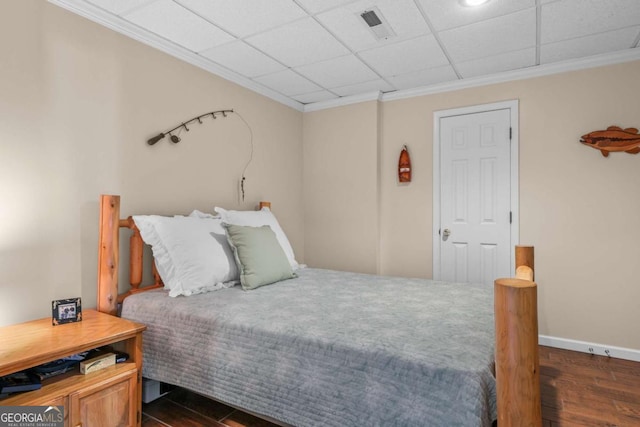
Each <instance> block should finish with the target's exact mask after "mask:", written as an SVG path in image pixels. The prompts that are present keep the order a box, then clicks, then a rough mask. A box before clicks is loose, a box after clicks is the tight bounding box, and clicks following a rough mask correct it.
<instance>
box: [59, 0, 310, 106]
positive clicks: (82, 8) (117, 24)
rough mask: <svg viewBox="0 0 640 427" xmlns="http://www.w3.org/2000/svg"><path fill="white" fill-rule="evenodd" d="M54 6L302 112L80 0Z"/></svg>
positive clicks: (274, 94) (286, 100)
mask: <svg viewBox="0 0 640 427" xmlns="http://www.w3.org/2000/svg"><path fill="white" fill-rule="evenodd" d="M48 2H49V3H52V4H54V5H56V6H59V7H61V8H63V9H66V10H68V11H70V12H72V13H74V14H76V15H80V16H82V17H84V18H87V19H89V20H91V21H93V22H96V23H98V24H100V25H102V26H105V27H107V28H109V29H111V30H113V31H115V32H117V33H120V34H123V35H125V36H127V37H130V38H132V39H134V40H137V41H139V42H141V43H144V44H146V45H148V46H151V47H153V48H155V49H158V50H160V51H162V52H164V53H166V54H169V55H171V56H173V57H175V58H178V59H180V60H182V61H185V62H187V63H189V64H191V65H194V66H196V67H198V68H202V69H203V70H206V71H209V72H210V73H212V74H215V75H217V76H219V77H222V78H224V79H226V80H229V81H231V82H233V83H235V84H237V85H239V86H242V87H244V88H247V89H249V90H251V91H253V92H256V93H258V94H260V95H263V96H266V97H267V98H270V99H272V100H274V101H277V102H279V103H281V104H284V105H286V106H288V107H291V108H293V109H295V110H298V111H303V110H304V104H302V103H300V102H298V101H296V100H294V99H291V98H289V97H288V96H285V95H282V94H281V93H278V92H276V91H273V90H271V89H269V88H266V87H264V86H262V85H260V84H258V83H256V82H254V81H253V80H250V79H248V78H246V77H243V76H240V75H239V74H237V73H235V72H233V71H231V70H228V69H226V68H223V67H221V66H219V65H216V64H214V63H213V62H211V61H209V60H208V59H206V58H204V57H203V56H201V55H198V54H197V53H194V52H191V51H189V50H187V49H185V48H184V47H182V46H179V45H177V44H175V43H172V42H170V41H168V40H167V39H164V38H162V37H160V36H157V35H155V34H153V33H152V32H150V31H147V30H145V29H143V28H140V27H138V26H136V25H133V24H131V23H129V22H127V21H126V20H124V19H122V18H120V17H118V16H115V15H112V14H110V13H108V12H106V11H104V10H102V9H100V8H99V7H97V6H94V5H92V4H89V3H87V2H84V1H79V0H48Z"/></svg>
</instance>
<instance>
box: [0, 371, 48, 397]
mask: <svg viewBox="0 0 640 427" xmlns="http://www.w3.org/2000/svg"><path fill="white" fill-rule="evenodd" d="M41 387H42V383H41V382H40V378H39V377H38V376H37V375H35V374H34V373H33V372H29V371H21V372H15V373H13V374H9V375H5V376H4V377H0V394H8V393H18V392H20V391H31V390H38V389H39V388H41Z"/></svg>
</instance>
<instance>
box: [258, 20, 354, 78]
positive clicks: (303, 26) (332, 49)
mask: <svg viewBox="0 0 640 427" xmlns="http://www.w3.org/2000/svg"><path fill="white" fill-rule="evenodd" d="M246 41H247V42H248V43H249V44H251V45H253V46H255V47H257V48H258V49H260V50H262V51H263V52H265V53H267V54H268V55H270V56H272V57H273V58H276V59H277V60H279V61H280V62H282V63H284V64H285V65H287V66H289V67H297V66H300V65H306V64H311V63H313V62H318V61H322V60H325V59H329V58H334V57H336V56H342V55H346V54H347V53H349V51H348V50H347V48H345V47H344V46H343V45H342V44H340V43H339V42H338V41H337V40H336V39H335V38H334V37H333V36H332V35H331V34H329V32H328V31H327V30H325V29H324V28H322V26H321V25H320V24H318V23H317V22H316V21H315V20H314V19H313V18H305V19H301V20H298V21H296V22H292V23H290V24H286V25H284V26H282V27H279V28H276V29H273V30H270V31H267V32H264V33H260V34H257V35H255V36H252V37H249V38H247V39H246Z"/></svg>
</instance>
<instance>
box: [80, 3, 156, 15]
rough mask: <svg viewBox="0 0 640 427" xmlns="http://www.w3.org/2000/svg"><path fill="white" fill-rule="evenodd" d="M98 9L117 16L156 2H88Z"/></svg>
mask: <svg viewBox="0 0 640 427" xmlns="http://www.w3.org/2000/svg"><path fill="white" fill-rule="evenodd" d="M88 1H89V3H92V4H94V5H96V6H98V7H101V8H102V9H104V10H107V11H109V12H111V13H115V14H116V15H120V14H122V13H126V12H127V11H130V10H133V9H135V8H137V7H140V6H142V5H144V4H147V3H151V2H153V1H155V0H88Z"/></svg>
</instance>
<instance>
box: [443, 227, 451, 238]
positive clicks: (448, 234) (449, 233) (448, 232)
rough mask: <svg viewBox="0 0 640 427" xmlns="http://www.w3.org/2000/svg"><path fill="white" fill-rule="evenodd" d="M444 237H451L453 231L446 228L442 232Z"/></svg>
mask: <svg viewBox="0 0 640 427" xmlns="http://www.w3.org/2000/svg"><path fill="white" fill-rule="evenodd" d="M442 235H443V236H444V237H449V236H450V235H451V230H449V229H448V228H445V229H444V230H443V231H442Z"/></svg>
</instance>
